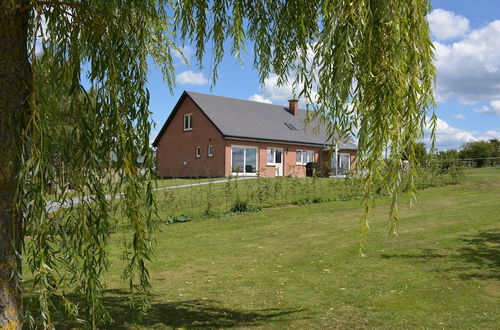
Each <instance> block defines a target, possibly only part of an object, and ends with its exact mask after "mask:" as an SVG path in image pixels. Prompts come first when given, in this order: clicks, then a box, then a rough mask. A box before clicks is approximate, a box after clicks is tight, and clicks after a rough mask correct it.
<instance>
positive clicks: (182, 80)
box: [175, 70, 208, 85]
mask: <svg viewBox="0 0 500 330" xmlns="http://www.w3.org/2000/svg"><path fill="white" fill-rule="evenodd" d="M175 80H176V81H177V82H178V83H179V84H181V85H206V84H208V79H207V78H206V77H205V76H204V75H203V73H202V72H193V71H191V70H188V71H184V72H182V73H179V74H177V75H176V76H175Z"/></svg>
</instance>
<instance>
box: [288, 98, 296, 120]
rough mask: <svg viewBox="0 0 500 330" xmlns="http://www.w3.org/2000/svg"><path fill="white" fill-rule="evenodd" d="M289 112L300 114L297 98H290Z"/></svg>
mask: <svg viewBox="0 0 500 330" xmlns="http://www.w3.org/2000/svg"><path fill="white" fill-rule="evenodd" d="M288 112H290V113H291V114H292V115H294V116H296V115H298V114H299V101H298V100H296V99H291V100H288Z"/></svg>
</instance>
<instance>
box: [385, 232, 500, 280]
mask: <svg viewBox="0 0 500 330" xmlns="http://www.w3.org/2000/svg"><path fill="white" fill-rule="evenodd" d="M458 240H459V242H460V243H459V246H458V248H456V249H454V250H448V251H446V250H443V249H439V250H436V249H423V250H421V252H420V253H414V254H411V253H408V254H382V255H381V257H382V258H384V259H392V258H402V259H411V260H412V262H419V263H425V262H428V261H429V260H432V259H442V264H441V266H440V267H439V269H438V270H436V271H439V272H446V273H448V274H452V275H453V274H456V275H457V276H458V278H460V279H472V278H476V279H484V280H487V279H500V230H496V229H492V230H483V231H479V232H478V233H476V234H474V235H468V236H462V237H459V238H458ZM449 265H452V267H449V268H446V269H443V268H444V267H446V266H449Z"/></svg>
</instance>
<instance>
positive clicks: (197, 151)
mask: <svg viewBox="0 0 500 330" xmlns="http://www.w3.org/2000/svg"><path fill="white" fill-rule="evenodd" d="M194 158H201V147H200V146H196V148H195V149H194Z"/></svg>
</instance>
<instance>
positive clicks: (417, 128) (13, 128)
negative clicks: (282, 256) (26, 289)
mask: <svg viewBox="0 0 500 330" xmlns="http://www.w3.org/2000/svg"><path fill="white" fill-rule="evenodd" d="M0 9H1V10H0V22H3V25H2V26H0V36H1V38H3V39H2V40H0V42H2V41H3V40H5V41H6V43H5V44H6V45H9V47H11V49H9V51H10V53H9V52H6V51H5V49H4V48H2V47H0V62H1V63H2V68H3V67H7V66H8V67H10V68H12V70H13V71H0V86H1V87H2V88H3V89H5V90H7V88H10V89H9V91H10V92H11V93H10V94H9V93H7V94H6V93H2V92H1V91H0V104H1V105H2V108H1V109H0V110H1V113H2V116H5V118H7V119H6V120H3V118H2V121H0V128H1V131H0V133H1V134H0V137H2V139H0V143H2V144H1V145H2V147H3V146H6V145H9V146H11V150H10V149H9V150H10V151H9V152H8V153H6V156H5V157H7V158H6V159H2V160H0V183H1V184H2V186H1V187H0V189H2V191H1V194H0V202H1V203H2V204H1V205H2V207H6V209H7V210H8V211H6V212H2V213H0V230H1V232H2V233H3V232H5V233H7V234H6V235H8V238H9V239H8V240H7V241H9V240H10V241H11V243H12V244H10V245H9V248H8V249H7V250H8V251H10V252H8V253H10V254H9V255H7V254H6V253H7V252H2V253H4V254H5V258H4V254H0V266H1V267H0V281H5V283H8V285H7V286H6V287H7V291H0V299H4V300H5V301H0V303H2V305H4V306H7V307H8V308H9V309H8V312H9V314H7V312H5V313H4V310H2V311H0V322H4V321H3V320H4V319H3V318H5V319H6V320H7V321H8V322H10V321H12V320H13V321H12V322H14V321H15V322H17V321H18V320H20V309H21V304H20V303H19V301H20V300H19V299H17V298H19V295H20V291H19V290H18V288H19V285H20V284H19V283H20V278H21V277H20V275H21V271H20V264H21V263H20V262H19V261H20V259H19V257H20V255H21V248H20V246H21V243H22V242H23V241H24V244H25V248H24V250H25V256H26V263H27V265H28V267H29V269H30V270H31V272H33V276H34V281H33V294H34V295H35V297H36V298H35V299H33V303H34V305H31V306H32V307H31V308H30V311H33V313H32V316H31V320H32V321H33V322H34V324H37V325H40V326H42V327H46V328H50V327H53V326H54V323H53V318H52V316H51V315H52V314H53V312H54V311H55V310H58V309H60V308H61V306H63V307H64V308H65V309H66V311H67V312H68V313H69V314H70V315H73V316H75V317H80V318H81V319H82V322H83V323H84V325H85V326H87V327H92V328H96V327H97V326H98V325H99V322H103V321H105V320H107V319H109V316H108V314H107V312H106V309H105V306H104V304H103V299H102V295H103V290H104V288H103V284H102V275H103V273H104V272H105V270H106V268H107V264H108V256H107V252H106V246H107V243H108V241H109V238H110V235H111V233H112V231H113V228H114V227H116V226H117V225H119V224H121V225H122V226H124V227H126V228H128V229H129V231H127V232H128V233H130V236H127V235H124V254H123V258H124V259H125V260H126V263H127V266H126V269H125V270H124V274H123V275H124V278H126V279H128V283H129V287H130V289H131V291H132V292H133V293H134V294H135V295H134V296H135V297H136V298H139V299H138V301H139V302H140V303H141V304H140V305H139V306H140V307H141V309H142V310H145V309H146V307H147V300H146V297H147V293H148V290H149V288H150V284H149V274H148V272H147V269H146V262H147V260H149V258H150V256H151V254H152V248H151V244H152V232H153V224H152V221H151V217H152V212H153V210H154V207H153V197H152V188H151V185H150V184H149V183H148V182H149V179H150V178H151V167H152V157H151V151H150V147H149V134H150V126H151V122H150V118H149V115H150V113H149V110H148V103H149V93H148V90H147V88H146V81H147V74H148V67H149V61H148V59H152V60H153V61H154V62H155V64H156V65H159V66H160V68H161V70H162V72H163V74H164V77H165V80H166V81H167V84H168V86H169V88H170V89H171V90H172V88H173V85H174V77H175V70H174V67H173V64H172V51H179V49H178V48H177V46H176V43H189V44H192V45H194V47H195V48H196V51H195V56H196V58H197V60H198V63H199V64H200V65H201V64H202V60H203V57H204V55H205V52H206V50H207V49H206V45H207V44H209V45H211V46H212V48H211V52H212V56H211V58H212V59H213V62H212V63H211V67H212V68H213V72H212V77H213V81H214V82H215V80H216V79H217V76H218V74H217V71H218V65H219V64H220V63H221V61H222V58H223V56H224V55H225V53H226V52H230V53H231V54H232V55H233V56H235V57H236V58H239V56H240V54H241V52H242V51H245V49H244V47H245V46H247V45H252V46H253V54H254V68H255V69H256V70H257V72H258V73H259V77H260V81H261V82H264V81H265V79H266V78H267V77H269V76H270V75H271V74H276V75H277V76H278V83H279V84H285V83H287V82H288V81H289V80H291V81H292V82H293V85H294V91H295V94H296V95H295V96H297V97H302V98H304V99H306V100H308V102H309V103H310V104H311V105H312V108H313V110H314V112H313V115H315V116H318V117H319V118H320V119H321V121H322V123H323V125H325V126H326V127H327V128H328V130H329V132H330V134H331V137H332V142H336V140H339V139H343V138H346V137H350V136H355V137H357V138H358V141H359V147H358V161H357V162H358V167H359V168H362V169H363V170H364V185H365V199H364V205H365V210H366V212H368V210H369V207H370V202H371V200H372V199H373V196H374V195H375V194H376V193H377V192H378V191H384V192H388V193H389V194H391V195H392V197H393V204H392V207H391V212H390V215H389V220H390V221H389V223H390V231H391V232H395V224H396V222H397V219H398V213H397V200H398V196H399V194H400V192H401V181H402V179H401V173H402V162H403V160H402V159H403V153H405V158H406V159H409V161H410V164H411V163H413V162H414V160H415V154H414V147H415V143H416V142H417V141H418V140H419V139H420V138H421V137H422V135H423V128H424V124H425V118H426V114H427V111H428V109H429V108H430V107H431V106H432V105H433V102H434V100H433V96H432V89H433V84H434V77H435V71H434V67H433V64H432V59H433V55H432V43H431V41H430V39H429V27H428V24H427V21H426V15H427V12H428V10H429V9H430V8H429V1H428V0H408V1H400V0H257V1H248V0H234V1H227V0H211V1H204V0H183V1H173V0H172V1H169V0H145V1H123V0H85V1H80V0H65V1H42V0H19V1H18V0H6V1H3V2H1V3H0ZM9 24H10V25H9ZM4 26H5V27H4ZM7 29H11V30H9V31H14V32H12V33H11V32H9V31H7ZM9 33H10V34H9ZM16 38H17V39H16ZM26 45H28V47H27V48H26ZM227 45H230V47H229V50H228V49H227V48H228V46H227ZM16 47H17V48H16ZM11 54H15V56H11ZM9 56H11V57H9ZM30 69H31V71H30ZM11 72H14V74H12V75H10V73H11ZM30 72H31V73H32V75H31V77H30V74H29V73H30ZM11 86H12V87H11ZM83 86H85V87H83ZM8 94H9V95H8ZM10 95H15V98H12V97H11V98H8V96H9V97H10ZM26 95H28V97H26ZM433 118H434V125H435V117H433ZM4 137H5V138H4ZM12 150H13V151H12ZM386 151H387V154H388V155H389V156H390V157H389V159H384V157H383V154H384V152H386ZM409 168H410V182H413V176H414V175H415V174H414V173H413V170H412V168H413V167H412V166H410V167H409ZM13 169H15V179H12V178H13V176H12V175H11V173H13ZM117 178H118V179H119V180H117ZM414 191H415V188H414V186H413V184H410V189H409V193H410V195H412V194H414ZM117 192H124V198H123V199H121V200H120V203H119V204H118V201H113V200H108V198H107V197H106V194H108V193H109V194H114V193H117ZM14 193H15V198H14V200H13V201H11V199H10V197H9V196H13V195H14ZM6 196H7V197H6ZM85 196H87V197H86V198H84V197H85ZM88 196H90V197H88ZM70 197H71V198H72V197H79V198H80V203H79V204H78V205H74V206H73V207H69V208H67V209H61V210H58V211H56V212H49V210H48V209H47V207H46V205H47V204H46V203H47V201H48V200H58V201H60V202H61V203H64V202H65V201H69V200H70ZM0 211H1V210H0ZM115 211H116V212H117V213H118V215H117V218H119V219H122V220H121V221H122V222H121V223H119V222H116V220H114V219H115V217H113V213H114V212H115ZM21 218H22V227H23V229H22V230H21V229H20V228H21V226H17V224H19V223H20V222H19V221H20V220H19V219H21ZM11 223H14V224H15V225H13V226H11V225H10V224H11ZM366 226H367V222H366V217H365V219H364V221H363V223H362V230H363V231H364V230H366ZM23 233H24V234H25V239H24V240H23V237H22V235H23ZM3 238H4V237H2V239H3ZM7 250H5V251H7ZM15 258H17V260H18V262H17V263H15V262H12V260H15ZM2 262H5V265H7V266H2V265H3V264H2ZM2 267H4V268H5V269H3V268H2ZM11 275H15V276H11ZM2 283H3V282H2ZM69 287H71V288H72V289H75V290H76V292H77V293H79V294H80V296H81V297H82V299H83V301H82V303H81V304H76V303H75V302H73V301H71V300H70V299H69V298H68V297H67V296H66V292H67V290H68V288H69ZM2 290H3V289H2ZM4 292H7V293H8V294H6V295H5V297H7V298H4ZM11 292H16V294H17V298H16V299H17V300H16V299H13V300H9V299H11V297H12V294H11ZM35 305H36V306H35ZM136 306H137V305H136ZM5 311H7V309H5ZM11 312H12V313H11ZM12 315H13V316H12ZM9 317H10V320H9V319H8V318H9ZM83 320H85V321H83ZM12 322H10V323H9V324H8V325H9V326H12V327H13V328H16V327H17V326H14V325H13V324H14V323H12ZM5 324H7V323H5V322H4V323H3V324H1V323H0V326H3V325H5ZM16 324H20V323H16Z"/></svg>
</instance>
